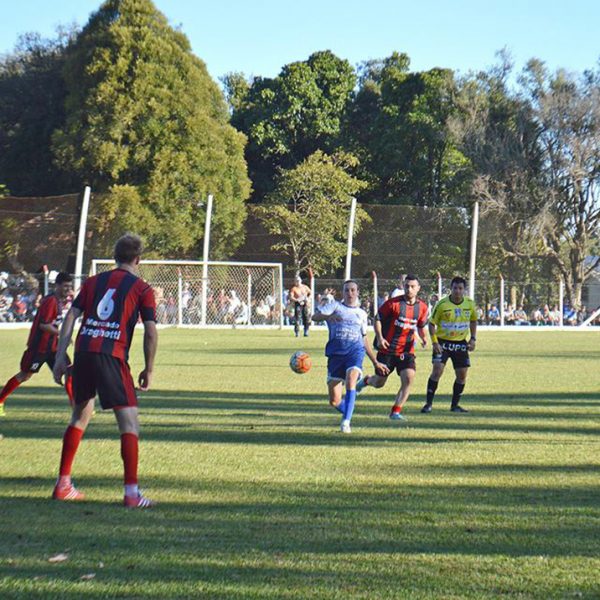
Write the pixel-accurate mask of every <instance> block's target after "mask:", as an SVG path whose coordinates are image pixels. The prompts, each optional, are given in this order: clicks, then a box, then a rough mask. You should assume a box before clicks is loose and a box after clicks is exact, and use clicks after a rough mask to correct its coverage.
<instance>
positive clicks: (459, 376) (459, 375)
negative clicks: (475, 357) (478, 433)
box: [450, 367, 469, 413]
mask: <svg viewBox="0 0 600 600" xmlns="http://www.w3.org/2000/svg"><path fill="white" fill-rule="evenodd" d="M468 371H469V367H457V368H455V369H454V372H455V373H456V380H455V381H454V386H453V388H452V404H451V405H450V410H451V411H452V412H457V413H466V412H469V411H468V410H467V409H466V408H463V407H462V406H461V405H460V397H461V395H462V393H463V392H464V390H465V384H466V382H467V373H468Z"/></svg>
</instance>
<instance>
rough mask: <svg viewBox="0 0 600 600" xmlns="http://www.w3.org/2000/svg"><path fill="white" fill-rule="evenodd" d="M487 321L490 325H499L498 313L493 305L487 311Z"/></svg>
mask: <svg viewBox="0 0 600 600" xmlns="http://www.w3.org/2000/svg"><path fill="white" fill-rule="evenodd" d="M488 321H489V323H490V325H500V311H499V310H498V307H497V306H496V305H495V304H492V306H491V307H490V309H489V310H488Z"/></svg>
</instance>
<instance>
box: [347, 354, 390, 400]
mask: <svg viewBox="0 0 600 600" xmlns="http://www.w3.org/2000/svg"><path fill="white" fill-rule="evenodd" d="M377 360H378V361H379V362H380V363H383V364H384V365H386V366H387V367H388V368H389V369H390V371H392V370H393V369H394V365H395V364H396V363H395V359H394V357H393V356H391V355H389V354H381V353H378V354H377ZM387 378H388V376H387V375H382V374H381V373H379V372H378V371H375V373H374V374H373V375H365V376H364V377H361V378H360V379H359V380H358V382H357V383H356V393H357V394H360V393H361V392H362V391H363V390H364V389H365V388H366V387H367V386H371V387H374V388H382V387H383V386H384V385H385V384H386V382H387Z"/></svg>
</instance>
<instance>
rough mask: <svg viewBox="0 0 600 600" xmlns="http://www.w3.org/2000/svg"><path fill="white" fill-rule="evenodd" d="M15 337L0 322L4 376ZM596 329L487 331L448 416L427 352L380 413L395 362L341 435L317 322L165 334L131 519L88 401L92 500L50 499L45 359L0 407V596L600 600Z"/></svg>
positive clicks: (144, 409) (87, 475)
mask: <svg viewBox="0 0 600 600" xmlns="http://www.w3.org/2000/svg"><path fill="white" fill-rule="evenodd" d="M26 335H27V332H26V331H24V330H20V331H2V332H0V336H1V338H2V343H1V344H0V365H1V369H0V385H2V384H3V382H4V381H5V380H6V379H8V377H10V376H11V375H13V374H14V372H15V371H16V370H17V368H18V364H19V359H20V355H21V352H22V350H23V346H24V343H25V340H26ZM599 337H600V336H599V335H598V334H593V333H560V332H543V333H539V332H535V333H523V334H517V333H503V332H482V333H481V334H480V335H479V336H478V338H479V339H478V344H479V347H478V350H477V352H476V353H475V354H474V355H473V368H472V369H471V372H470V375H469V377H470V378H469V381H468V383H467V388H466V390H465V397H464V402H463V404H464V406H466V407H468V408H469V409H471V412H470V413H469V414H468V415H456V414H452V413H450V412H449V411H448V408H449V394H450V390H451V387H452V381H453V376H452V373H450V372H447V373H446V374H445V376H444V379H443V380H442V383H441V384H440V387H439V390H438V394H437V398H436V402H435V405H434V412H433V413H432V414H431V415H421V414H420V413H419V409H420V407H421V405H422V403H423V400H424V388H425V383H426V380H427V376H428V374H429V352H423V351H421V352H419V353H418V359H417V362H418V373H417V381H416V385H415V389H414V394H413V397H412V399H411V400H409V403H408V409H407V411H406V414H407V416H408V419H409V420H408V422H407V423H406V424H398V423H396V422H391V421H389V419H388V418H387V415H388V412H389V408H390V406H391V402H392V397H393V394H394V393H395V392H396V385H397V377H396V376H395V375H394V376H393V377H391V378H390V380H389V383H388V387H387V388H384V389H383V390H378V391H373V390H371V389H368V390H367V392H366V393H364V394H361V396H359V400H358V403H357V409H356V412H355V417H354V420H353V433H352V435H351V436H343V435H342V434H340V433H339V431H338V429H337V428H338V423H339V419H338V416H337V413H335V412H334V411H333V410H332V409H330V408H329V407H328V405H327V401H326V394H325V392H326V389H325V383H324V381H325V358H324V357H323V356H322V354H323V345H324V342H325V334H324V332H323V331H315V332H314V333H313V334H311V337H310V338H308V339H306V340H305V339H302V338H301V339H300V340H296V339H295V338H294V337H293V336H292V335H291V333H290V332H289V331H285V332H278V331H274V332H271V331H259V332H248V331H192V330H186V331H176V330H165V331H162V332H161V334H160V346H159V354H158V361H157V369H156V373H155V380H154V389H153V390H152V391H150V392H148V393H146V394H143V396H142V397H141V401H140V405H141V420H142V443H141V446H140V451H141V464H140V483H141V485H142V487H143V489H144V490H145V491H146V492H147V494H148V495H149V496H150V497H151V498H153V499H155V500H157V501H158V502H159V506H157V507H156V508H155V509H153V510H150V511H146V512H144V511H139V512H136V511H127V510H125V509H124V508H122V507H121V506H120V501H121V499H122V488H121V483H122V481H121V476H122V475H121V474H122V466H121V459H120V456H119V441H118V440H119V436H118V432H117V428H116V425H115V423H114V418H113V416H112V414H110V413H102V412H100V411H99V412H98V414H97V415H96V416H95V419H94V420H93V422H92V424H91V426H90V428H89V429H88V433H87V434H86V436H85V438H84V441H83V443H82V446H81V448H80V451H79V454H78V456H77V458H76V461H75V468H74V479H75V481H76V483H77V485H78V486H79V487H80V488H81V489H82V490H83V491H85V492H86V494H87V498H88V500H87V501H86V502H84V503H81V504H70V505H68V504H64V503H56V502H52V501H51V500H50V499H49V496H50V493H51V491H52V486H53V483H54V480H55V477H56V472H57V466H58V460H59V455H60V447H61V437H62V434H63V431H64V428H65V425H66V422H67V420H68V406H67V401H66V397H64V396H63V393H62V391H61V390H60V388H58V387H56V386H55V385H53V384H52V382H51V377H50V374H49V372H48V371H44V372H42V373H41V374H39V375H37V376H35V377H34V378H32V379H31V380H30V381H29V382H27V383H25V384H24V385H23V386H21V387H20V388H19V389H18V390H17V391H16V392H15V393H14V394H13V396H11V397H10V398H9V400H8V401H7V405H6V406H7V415H6V417H5V418H4V419H2V420H0V434H2V435H3V438H2V439H1V440H0V598H3V599H5V598H28V599H29V598H44V599H46V598H157V599H158V598H160V599H164V598H192V597H193V598H210V599H216V598H223V599H234V600H235V599H241V598H273V599H275V598H277V599H279V598H289V599H297V598H315V599H329V598H343V599H348V598H364V599H372V598H411V599H412V598H432V599H439V598H504V597H509V598H543V599H547V598H599V597H600V582H599V578H600V576H599V573H600V476H599V466H600V438H599V432H600V428H599V426H600V416H599V409H600V375H599V366H600V344H599V342H600V339H599ZM140 342H141V335H140V334H139V333H138V335H137V339H136V341H135V342H134V350H133V360H132V362H133V368H134V371H135V372H136V373H137V371H139V368H140V357H141V350H140ZM297 349H304V350H307V351H308V352H310V353H311V355H312V356H313V360H314V367H313V369H312V370H311V372H310V373H308V374H307V375H302V376H299V375H295V374H293V373H292V372H291V371H290V370H289V368H288V366H287V360H288V358H289V355H290V354H291V353H292V352H293V351H294V350H297ZM59 553H63V554H65V555H66V556H67V559H66V560H64V561H62V562H55V563H52V562H49V560H48V559H49V558H51V557H53V556H55V555H57V554H59Z"/></svg>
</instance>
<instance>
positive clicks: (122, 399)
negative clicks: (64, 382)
mask: <svg viewBox="0 0 600 600" xmlns="http://www.w3.org/2000/svg"><path fill="white" fill-rule="evenodd" d="M73 395H74V396H75V404H83V403H84V402H87V401H88V400H90V399H91V398H93V397H94V396H96V395H98V398H99V399H100V405H101V406H102V408H103V409H104V410H107V409H109V408H114V409H119V408H128V407H130V406H137V395H136V393H135V385H134V384H133V379H132V377H131V371H130V370H129V365H128V364H127V363H126V362H125V361H124V360H122V359H120V358H116V357H114V356H111V355H110V354H103V353H101V352H76V353H75V365H74V367H73Z"/></svg>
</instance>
